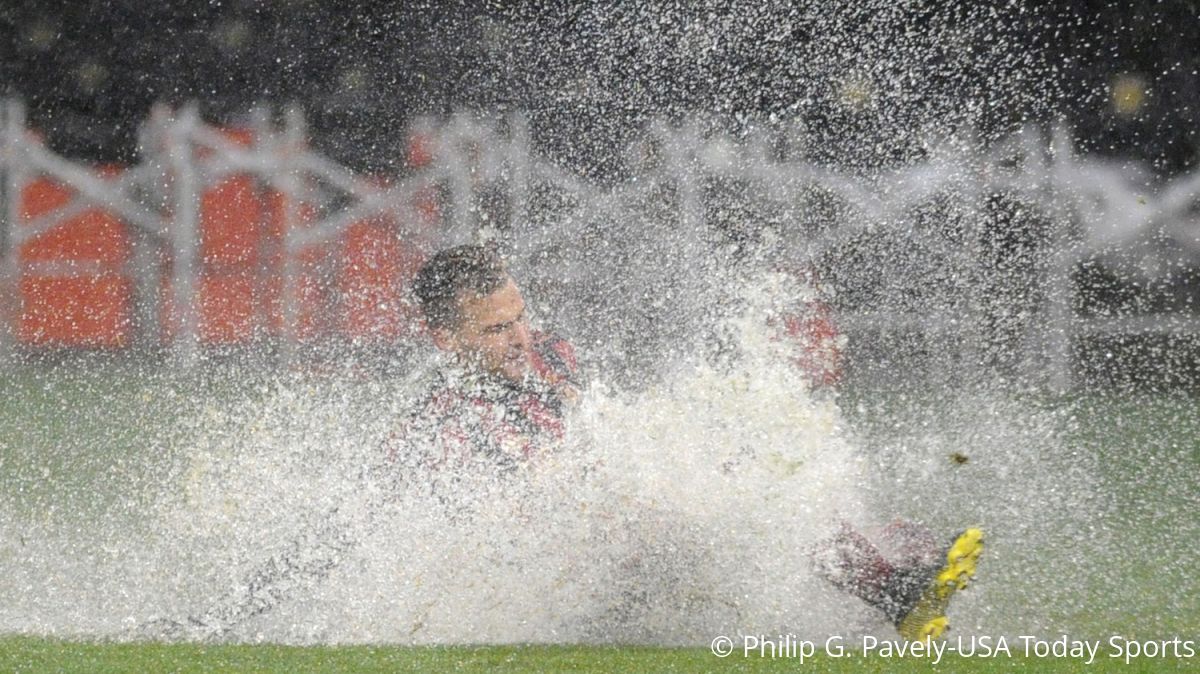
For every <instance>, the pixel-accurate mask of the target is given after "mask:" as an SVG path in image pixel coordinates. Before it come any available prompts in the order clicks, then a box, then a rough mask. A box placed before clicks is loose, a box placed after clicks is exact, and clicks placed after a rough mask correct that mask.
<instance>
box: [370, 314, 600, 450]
mask: <svg viewBox="0 0 1200 674" xmlns="http://www.w3.org/2000/svg"><path fill="white" fill-rule="evenodd" d="M531 365H532V368H531V370H532V371H531V372H530V376H529V377H527V379H526V381H524V382H521V383H516V382H511V381H508V380H506V379H502V378H499V377H494V376H488V375H483V374H477V373H464V372H461V371H459V370H457V369H456V368H449V367H448V368H444V369H443V370H441V371H440V372H438V373H437V374H436V375H435V378H434V381H433V382H432V383H431V385H430V386H429V388H428V389H427V391H426V393H425V394H424V396H422V398H421V399H420V401H419V402H418V403H417V405H416V406H415V408H414V410H413V412H412V414H410V415H409V417H408V418H407V420H406V421H405V423H404V424H403V426H402V427H401V428H400V429H399V430H398V431H397V433H395V434H394V435H393V436H392V437H391V438H390V439H389V441H388V454H389V457H390V458H391V459H392V460H393V461H397V462H399V463H402V464H408V465H413V466H414V467H416V466H420V467H424V468H443V467H447V466H450V467H465V466H467V465H471V466H472V467H473V468H474V467H475V464H481V467H487V468H489V469H490V471H492V472H500V473H506V472H510V471H512V470H514V469H516V468H517V467H518V466H520V465H522V464H525V463H528V462H530V461H536V460H537V458H538V457H539V456H543V455H545V454H547V453H550V452H553V451H554V450H555V448H556V447H557V446H558V445H559V443H561V442H562V440H563V434H564V429H563V413H564V404H565V400H564V398H563V394H564V390H565V389H566V388H567V387H569V386H570V385H571V384H573V383H574V382H573V379H574V376H575V369H576V363H575V356H574V351H573V349H572V348H571V346H570V344H569V343H567V342H566V341H565V340H563V339H559V338H556V337H551V336H548V335H543V334H535V335H534V344H533V354H532V363H531ZM414 464H415V465H414Z"/></svg>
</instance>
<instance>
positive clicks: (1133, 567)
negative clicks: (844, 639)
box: [0, 363, 1200, 672]
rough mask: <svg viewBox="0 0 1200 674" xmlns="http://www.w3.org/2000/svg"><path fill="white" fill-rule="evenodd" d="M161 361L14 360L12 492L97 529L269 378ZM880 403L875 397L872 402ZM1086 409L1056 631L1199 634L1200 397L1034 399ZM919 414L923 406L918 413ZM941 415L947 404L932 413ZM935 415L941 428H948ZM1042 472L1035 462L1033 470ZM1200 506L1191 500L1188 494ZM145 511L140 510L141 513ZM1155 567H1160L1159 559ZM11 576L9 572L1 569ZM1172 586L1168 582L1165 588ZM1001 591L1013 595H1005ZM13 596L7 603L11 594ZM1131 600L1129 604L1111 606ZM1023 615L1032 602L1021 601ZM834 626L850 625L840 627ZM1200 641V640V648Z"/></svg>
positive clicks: (542, 652) (163, 662)
mask: <svg viewBox="0 0 1200 674" xmlns="http://www.w3.org/2000/svg"><path fill="white" fill-rule="evenodd" d="M147 372H148V373H149V374H147V373H146V372H144V371H142V370H140V369H138V368H136V367H133V366H131V365H130V364H127V363H125V364H122V363H106V364H101V365H93V366H88V367H83V368H72V367H66V366H63V367H46V366H39V367H24V368H9V369H7V370H3V371H0V390H2V391H3V396H2V397H0V503H2V504H3V505H4V507H7V508H17V509H18V510H23V511H25V513H26V514H28V513H29V512H35V513H44V514H45V517H46V518H49V519H59V520H61V519H64V518H66V519H73V520H76V521H79V522H87V521H88V520H89V519H92V518H94V517H95V516H96V515H97V514H98V513H100V514H104V515H105V516H108V515H110V514H112V513H114V512H118V511H120V508H116V507H115V506H114V504H118V503H121V502H123V500H124V499H126V498H127V495H128V494H130V493H136V492H137V491H138V490H137V487H138V482H139V480H140V479H141V476H140V475H138V469H139V467H143V466H145V465H147V464H148V463H149V462H156V461H171V460H172V456H171V453H172V452H173V451H176V448H178V447H180V446H185V445H187V443H186V442H181V438H184V437H186V436H187V435H188V434H189V433H195V432H196V431H197V430H198V429H197V428H194V427H192V428H189V427H180V426H179V420H180V419H183V418H188V419H193V420H194V419H203V414H202V413H198V412H202V411H203V409H204V407H205V406H206V405H218V406H226V407H227V406H231V405H232V406H236V405H237V404H240V402H245V401H247V400H252V399H253V398H254V397H255V396H257V395H258V391H259V390H260V388H259V384H260V383H261V377H258V376H257V375H254V376H247V375H246V373H241V372H238V371H236V370H235V371H232V372H230V371H226V372H225V373H224V374H222V373H219V372H218V373H216V374H213V373H212V372H209V373H207V374H206V373H200V374H186V375H185V374H178V373H172V372H170V371H169V370H165V369H163V368H148V370H147ZM872 395H875V394H872V393H851V394H849V395H846V396H845V397H844V399H843V402H844V406H845V407H847V408H848V409H851V410H854V409H861V410H864V411H862V412H860V413H855V412H853V411H852V412H851V413H850V414H849V416H850V417H851V421H852V423H854V424H860V425H862V426H863V427H864V428H865V430H864V431H863V433H864V434H867V435H869V434H870V433H872V432H880V433H886V432H889V431H888V429H887V428H883V427H882V426H884V425H886V423H890V421H885V422H880V427H879V428H875V429H873V430H872V429H871V428H869V426H870V424H871V423H872V422H871V419H884V420H894V419H903V418H924V417H919V416H918V417H912V416H911V411H910V410H909V411H906V409H905V408H912V407H914V406H915V407H921V406H923V405H924V406H926V407H928V406H930V405H932V406H933V407H935V408H936V407H937V405H938V404H939V403H938V401H936V400H934V401H928V400H926V401H922V400H912V399H911V398H908V399H900V398H884V399H883V402H880V399H879V398H874V399H872V398H870V396H872ZM864 401H866V405H865V407H864V406H860V403H863V402H864ZM1031 404H1032V405H1034V406H1040V407H1044V408H1047V409H1068V408H1069V409H1070V410H1071V414H1070V415H1069V416H1070V421H1071V423H1070V424H1069V429H1068V432H1067V436H1066V444H1065V445H1064V447H1063V451H1076V450H1078V451H1081V452H1085V453H1088V454H1092V455H1095V456H1098V457H1100V459H1101V460H1100V462H1099V466H1100V474H1099V475H1098V480H1099V482H1098V484H1097V487H1096V488H1097V489H1098V490H1099V491H1100V492H1101V493H1102V494H1103V495H1104V502H1105V503H1106V510H1105V512H1104V513H1103V514H1102V515H1100V516H1098V518H1097V522H1098V523H1099V524H1102V525H1103V526H1104V527H1105V528H1106V530H1107V531H1108V532H1109V534H1111V536H1112V537H1113V538H1112V542H1111V546H1112V549H1113V552H1112V553H1111V554H1112V557H1111V559H1105V560H1097V561H1096V566H1097V567H1103V568H1105V572H1104V573H1101V574H1093V575H1091V576H1089V577H1072V576H1070V572H1069V569H1068V570H1067V575H1066V577H1065V578H1064V580H1065V582H1066V583H1069V584H1070V589H1071V590H1072V591H1073V592H1076V593H1077V595H1078V597H1077V601H1073V602H1071V603H1070V604H1068V605H1064V606H1063V607H1062V609H1061V610H1060V611H1059V613H1058V614H1057V615H1055V616H1053V618H1054V620H1053V623H1052V624H1054V625H1063V626H1066V627H1067V628H1069V629H1071V630H1072V631H1074V630H1076V629H1078V630H1079V631H1080V632H1083V633H1086V634H1085V636H1088V638H1097V637H1098V636H1100V635H1109V634H1118V633H1120V634H1130V635H1136V636H1137V637H1138V638H1142V639H1150V638H1170V637H1172V636H1176V635H1178V636H1180V637H1182V638H1185V639H1186V638H1191V639H1195V640H1197V641H1198V642H1200V605H1198V604H1197V601H1196V597H1200V563H1198V558H1197V557H1196V555H1195V553H1194V550H1195V544H1194V542H1192V541H1191V540H1184V539H1181V538H1180V535H1181V534H1182V535H1184V536H1187V535H1189V532H1190V533H1192V534H1194V533H1197V531H1198V529H1197V526H1198V525H1197V517H1196V515H1195V512H1196V503H1198V501H1197V499H1200V400H1197V398H1195V397H1192V396H1187V395H1175V394H1172V395H1166V394H1163V395H1146V394H1142V395H1136V396H1134V395H1129V396H1126V395H1118V394H1116V393H1111V392H1110V393H1104V394H1077V395H1074V396H1071V397H1068V398H1046V399H1038V400H1034V401H1032V402H1031ZM906 415H907V416H906ZM928 418H930V419H936V418H937V413H936V412H935V413H930V414H929V417H928ZM935 423H936V422H935ZM1031 468H1032V469H1036V468H1037V466H1036V464H1035V465H1033V466H1031ZM1189 504H1190V505H1189ZM131 512H136V509H133V510H132V511H131ZM1147 562H1150V563H1147ZM0 572H3V569H0ZM1164 579H1165V581H1164ZM996 596H997V597H1001V596H1002V595H999V594H997V595H996ZM3 600H4V598H3V597H0V601H3ZM1114 606H1116V607H1120V610H1119V611H1117V612H1114V610H1113V607H1114ZM1012 610H1013V611H1014V612H1018V613H1019V610H1020V607H1019V606H1014V607H1012ZM831 631H836V629H832V630H831ZM1197 650H1198V651H1200V646H1198V647H1197ZM1197 662H1200V659H1198V658H1192V659H1187V660H1175V659H1171V658H1167V659H1161V658H1160V659H1143V660H1140V661H1135V662H1134V663H1132V664H1131V665H1129V666H1125V665H1124V664H1123V663H1121V662H1120V661H1119V660H1105V661H1103V662H1099V663H1097V664H1093V665H1091V666H1087V665H1084V664H1083V663H1082V662H1078V661H1073V660H1044V659H1037V658H1027V657H1024V656H1022V655H1021V654H1020V653H1016V652H1014V655H1013V657H1012V658H1008V657H998V658H994V659H986V660H985V659H962V658H955V657H953V656H947V659H945V660H943V662H942V663H941V664H940V665H938V666H936V667H934V666H932V664H931V663H930V662H929V661H927V660H924V659H904V660H897V659H888V658H883V657H879V656H875V657H865V656H863V655H861V653H858V654H855V655H854V656H852V657H847V658H842V659H837V658H831V657H828V656H817V657H816V658H815V659H813V660H812V661H806V662H805V663H803V666H801V663H799V662H798V661H797V660H795V659H782V658H781V659H769V658H767V659H764V658H758V657H751V658H743V657H740V656H739V655H734V656H731V657H729V658H726V659H719V658H716V657H715V656H713V655H712V654H711V653H710V652H709V651H708V649H707V648H703V647H702V648H643V647H616V646H613V647H583V646H487V647H470V646H460V647H403V646H340V647H305V648H301V647H284V646H277V645H219V646H218V645H194V644H146V643H139V644H117V643H90V642H87V641H82V640H68V641H61V640H53V639H46V638H41V637H33V636H20V635H9V636H0V672H7V671H28V672H41V671H62V672H75V671H78V672H143V671H146V672H150V671H171V672H175V671H178V672H215V671H263V672H273V671H286V672H306V671H323V672H324V671H330V672H337V671H354V672H360V671H366V672H370V671H387V672H392V671H458V672H475V671H480V672H482V671H488V672H492V671H500V672H504V671H513V672H518V671H520V672H523V671H571V672H592V671H596V672H609V671H651V672H657V671H686V672H703V671H716V672H724V671H755V672H757V671H765V672H775V671H780V672H782V671H789V672H792V671H798V670H801V669H807V670H808V671H828V672H842V671H847V672H849V671H855V672H858V671H879V672H883V671H888V672H892V671H896V672H910V671H914V672H915V671H921V672H925V671H930V670H932V671H946V672H991V671H1008V670H1010V669H1013V668H1019V669H1029V670H1031V671H1065V672H1081V671H1085V670H1086V671H1121V672H1159V671H1176V670H1189V669H1195V668H1197V666H1196V663H1197Z"/></svg>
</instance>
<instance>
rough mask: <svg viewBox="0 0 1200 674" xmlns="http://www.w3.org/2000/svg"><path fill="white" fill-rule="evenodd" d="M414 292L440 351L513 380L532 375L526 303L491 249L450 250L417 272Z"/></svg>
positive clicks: (437, 255) (460, 248)
mask: <svg viewBox="0 0 1200 674" xmlns="http://www.w3.org/2000/svg"><path fill="white" fill-rule="evenodd" d="M413 292H414V294H416V296H417V301H418V302H420V305H421V311H422V313H423V314H424V315H425V324H426V326H427V327H428V328H429V332H430V334H431V335H432V336H433V342H434V344H436V345H437V347H438V348H439V349H442V350H444V351H448V352H450V353H453V354H455V355H456V356H458V357H459V359H460V360H462V361H463V362H465V363H467V364H468V365H470V366H472V367H478V368H480V369H482V370H483V371H485V372H488V373H490V374H494V375H499V376H501V377H504V378H506V379H509V380H512V381H520V380H521V379H523V378H524V377H525V375H526V373H527V372H528V371H529V366H530V365H529V363H530V345H531V341H530V336H529V324H528V323H527V322H526V319H525V300H524V299H523V298H522V297H521V292H520V290H519V289H518V288H517V284H516V283H515V282H514V281H513V279H512V276H510V275H509V273H508V270H506V269H505V267H504V261H503V260H501V259H500V256H499V255H498V254H497V253H496V251H495V250H494V249H493V248H491V247H489V246H478V245H466V246H457V247H455V248H448V249H446V250H443V251H440V252H438V253H436V254H435V255H433V257H431V258H429V260H428V261H427V262H426V263H425V265H424V266H423V267H421V270H420V271H419V272H417V276H416V279H415V280H414V282H413Z"/></svg>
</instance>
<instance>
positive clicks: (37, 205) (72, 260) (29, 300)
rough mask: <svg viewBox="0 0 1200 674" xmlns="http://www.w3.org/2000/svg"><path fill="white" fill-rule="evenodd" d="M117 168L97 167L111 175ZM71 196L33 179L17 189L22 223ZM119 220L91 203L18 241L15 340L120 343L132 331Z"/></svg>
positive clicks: (124, 237) (125, 239)
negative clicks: (53, 225) (79, 212)
mask: <svg viewBox="0 0 1200 674" xmlns="http://www.w3.org/2000/svg"><path fill="white" fill-rule="evenodd" d="M118 173H119V170H118V169H115V168H108V169H103V170H102V174H103V175H108V176H115V175H116V174H118ZM74 198H75V193H74V191H73V190H71V189H70V188H68V187H66V186H64V185H62V184H60V183H58V182H55V181H54V180H51V179H50V178H44V177H42V178H37V179H35V180H33V181H32V182H30V183H28V184H27V185H25V187H24V189H22V190H21V209H20V210H21V219H22V223H23V225H25V226H27V224H26V223H28V222H30V221H31V220H33V219H34V218H37V217H39V216H42V215H45V214H48V213H52V212H54V211H56V210H58V209H59V208H63V207H65V206H67V205H68V204H70V203H71V201H72V200H73V199H74ZM126 227H127V226H126V224H125V223H123V222H121V221H120V220H119V219H117V218H116V217H115V216H113V215H112V214H111V213H107V212H105V211H104V210H102V209H100V208H92V209H88V210H86V211H84V212H83V213H81V214H79V215H77V216H75V217H73V218H70V219H68V220H65V221H63V222H61V223H58V224H57V225H56V226H55V227H52V228H50V229H49V230H47V231H45V232H43V233H42V234H41V235H39V236H36V237H34V238H33V239H31V240H29V241H26V242H25V243H24V245H22V246H21V250H20V253H19V256H18V257H19V261H20V265H21V276H20V283H19V292H20V297H21V310H20V314H19V317H18V319H17V330H16V332H17V339H18V340H19V341H21V342H23V343H26V344H35V345H45V346H82V347H120V346H124V345H126V344H128V343H129V341H130V336H131V334H132V325H131V322H130V318H131V315H132V284H131V283H130V281H129V279H128V278H127V277H126V276H125V264H126V262H127V261H128V260H129V254H130V250H131V248H130V241H129V235H128V232H127V230H126Z"/></svg>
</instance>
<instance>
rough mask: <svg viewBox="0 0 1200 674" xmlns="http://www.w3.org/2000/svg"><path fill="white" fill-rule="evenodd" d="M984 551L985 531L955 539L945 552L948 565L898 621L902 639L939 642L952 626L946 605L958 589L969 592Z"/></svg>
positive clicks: (935, 575)
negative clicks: (968, 587) (935, 640)
mask: <svg viewBox="0 0 1200 674" xmlns="http://www.w3.org/2000/svg"><path fill="white" fill-rule="evenodd" d="M982 552H983V531H981V530H980V529H976V528H971V529H967V530H966V531H964V532H962V533H961V534H959V535H958V537H957V538H955V539H954V543H952V544H951V545H950V549H949V550H947V551H946V563H945V565H944V566H942V568H941V569H939V570H938V571H937V573H935V574H933V576H932V577H931V578H930V580H929V582H928V584H927V585H926V586H925V588H924V590H922V592H921V595H920V597H919V598H918V599H917V600H916V602H915V603H914V604H913V605H912V607H911V608H910V609H909V610H908V611H905V612H904V614H903V615H901V616H900V619H899V620H897V621H896V629H897V630H898V631H899V632H900V636H902V637H904V638H905V639H908V640H909V641H922V640H925V639H937V638H938V637H940V636H941V635H942V633H943V632H945V631H946V629H947V628H948V627H949V621H948V620H947V619H946V606H948V605H949V604H950V598H951V597H952V596H954V593H955V592H957V591H958V590H963V589H966V587H967V583H968V582H970V580H971V579H972V578H974V577H975V567H976V565H977V563H978V562H979V555H980V553H982Z"/></svg>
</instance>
